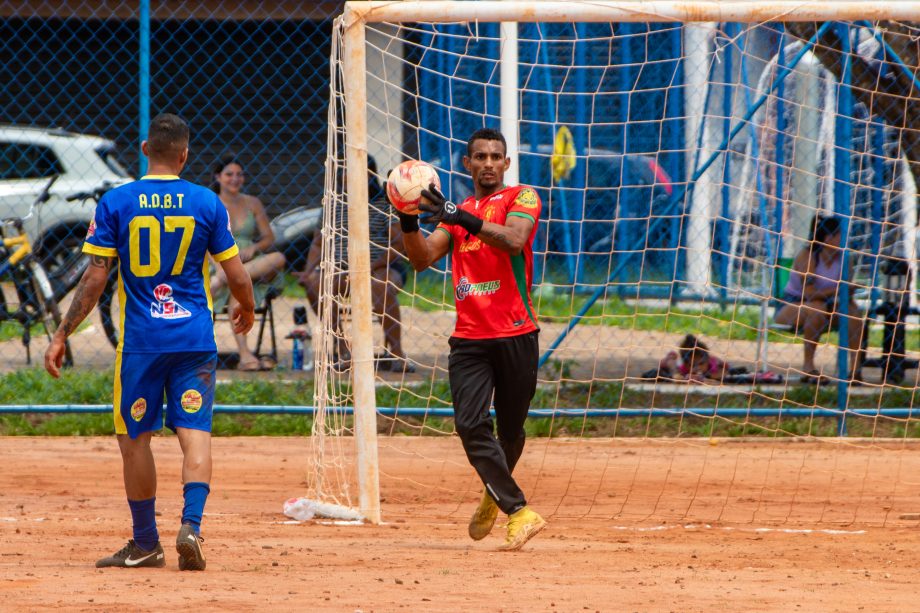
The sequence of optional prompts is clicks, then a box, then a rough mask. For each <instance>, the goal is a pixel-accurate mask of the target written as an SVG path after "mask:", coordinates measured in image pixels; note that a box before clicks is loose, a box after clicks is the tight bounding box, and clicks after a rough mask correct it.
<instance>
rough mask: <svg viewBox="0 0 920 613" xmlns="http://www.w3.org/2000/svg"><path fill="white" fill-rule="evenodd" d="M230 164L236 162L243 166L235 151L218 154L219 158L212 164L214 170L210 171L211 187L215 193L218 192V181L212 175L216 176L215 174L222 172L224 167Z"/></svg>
mask: <svg viewBox="0 0 920 613" xmlns="http://www.w3.org/2000/svg"><path fill="white" fill-rule="evenodd" d="M230 164H236V165H237V166H239V167H240V168H242V167H243V164H241V163H240V160H239V158H238V157H236V154H235V153H225V154H224V155H222V156H220V159H219V160H218V161H217V163H216V164H215V165H214V172H212V173H211V178H212V182H211V189H212V190H214V193H216V194H219V193H220V181H218V180H217V179H216V178H214V177H217V175H219V174H220V173H222V172H223V171H224V168H226V167H227V166H229V165H230Z"/></svg>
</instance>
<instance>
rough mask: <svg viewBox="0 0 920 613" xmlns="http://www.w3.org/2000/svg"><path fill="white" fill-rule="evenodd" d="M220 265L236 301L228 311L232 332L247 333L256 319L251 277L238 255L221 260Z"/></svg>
mask: <svg viewBox="0 0 920 613" xmlns="http://www.w3.org/2000/svg"><path fill="white" fill-rule="evenodd" d="M220 266H221V268H222V269H223V271H224V274H225V275H227V287H229V288H230V294H232V295H233V298H234V299H235V300H236V302H237V304H235V305H234V307H233V311H232V312H231V313H230V321H231V322H232V323H233V332H234V334H247V333H248V332H249V331H250V330H251V329H252V324H253V322H254V321H255V319H256V314H255V308H256V300H255V297H254V296H253V294H252V279H251V278H250V277H249V273H248V272H246V268H245V267H244V266H243V260H241V259H240V256H239V255H235V256H233V257H232V258H229V259H226V260H224V261H222V262H221V263H220Z"/></svg>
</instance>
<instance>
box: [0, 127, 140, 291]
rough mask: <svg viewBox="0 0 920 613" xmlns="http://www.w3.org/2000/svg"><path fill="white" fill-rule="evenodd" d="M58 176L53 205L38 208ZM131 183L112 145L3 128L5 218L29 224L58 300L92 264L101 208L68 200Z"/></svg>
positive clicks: (0, 188)
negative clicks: (91, 243)
mask: <svg viewBox="0 0 920 613" xmlns="http://www.w3.org/2000/svg"><path fill="white" fill-rule="evenodd" d="M54 176H57V180H55V181H54V183H53V185H52V186H51V189H50V190H49V197H48V200H47V201H46V202H43V203H41V204H38V205H36V198H37V197H38V196H39V195H40V194H41V192H42V190H43V189H44V187H45V186H46V185H47V184H48V182H49V181H50V180H51V178H52V177H54ZM131 180H132V178H131V177H130V176H129V174H128V173H127V171H125V169H124V168H123V167H122V165H121V164H120V163H119V162H118V159H117V157H116V155H115V143H113V142H112V141H110V140H106V139H104V138H101V137H99V136H90V135H85V134H75V133H73V132H67V131H65V130H60V129H54V128H38V127H25V126H16V125H0V218H7V217H21V218H24V224H23V226H24V228H25V231H26V233H27V234H28V235H29V237H30V239H31V240H32V244H33V247H34V249H35V252H36V254H37V255H38V257H39V259H40V261H41V263H42V264H43V266H44V267H45V270H47V271H48V276H49V278H50V280H51V283H52V287H53V288H54V294H55V297H57V298H60V297H61V296H63V295H64V294H66V293H67V292H68V291H70V290H71V289H72V288H73V287H74V285H76V283H77V281H78V280H79V279H80V276H81V275H82V274H83V271H84V270H85V268H86V266H87V264H88V259H87V257H86V256H85V255H84V254H83V253H81V247H82V244H83V239H84V238H85V237H86V231H87V229H88V228H89V224H90V221H92V218H93V213H94V211H95V207H96V202H95V201H94V200H92V199H87V200H75V201H68V199H67V197H68V196H71V195H73V194H75V193H80V192H84V193H85V192H92V191H93V190H96V189H99V188H100V187H102V186H104V185H107V186H110V187H114V186H116V185H121V184H123V183H127V182H128V181H131Z"/></svg>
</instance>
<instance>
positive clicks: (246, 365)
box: [236, 360, 262, 372]
mask: <svg viewBox="0 0 920 613" xmlns="http://www.w3.org/2000/svg"><path fill="white" fill-rule="evenodd" d="M236 369H237V370H239V371H241V372H258V371H259V370H261V369H262V367H261V365H260V364H259V360H252V361H248V362H244V361H242V360H240V362H239V364H237V365H236Z"/></svg>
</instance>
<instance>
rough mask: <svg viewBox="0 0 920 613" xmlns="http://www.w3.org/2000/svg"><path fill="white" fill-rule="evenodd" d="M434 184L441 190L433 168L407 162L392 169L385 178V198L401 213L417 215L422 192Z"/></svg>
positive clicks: (414, 161) (411, 161)
mask: <svg viewBox="0 0 920 613" xmlns="http://www.w3.org/2000/svg"><path fill="white" fill-rule="evenodd" d="M432 183H434V185H435V187H437V188H438V189H441V180H440V179H439V178H438V172H437V171H436V170H435V169H434V166H432V165H431V164H429V163H427V162H420V161H418V160H407V161H405V162H403V163H402V164H400V165H399V166H397V167H396V168H394V169H393V170H392V171H391V172H390V176H389V177H387V197H389V199H390V202H391V203H392V204H393V206H395V207H396V208H397V209H399V210H400V211H401V212H403V213H406V214H408V215H418V214H419V208H418V203H419V200H420V199H421V197H422V190H423V189H428V186H429V185H431V184H432Z"/></svg>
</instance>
